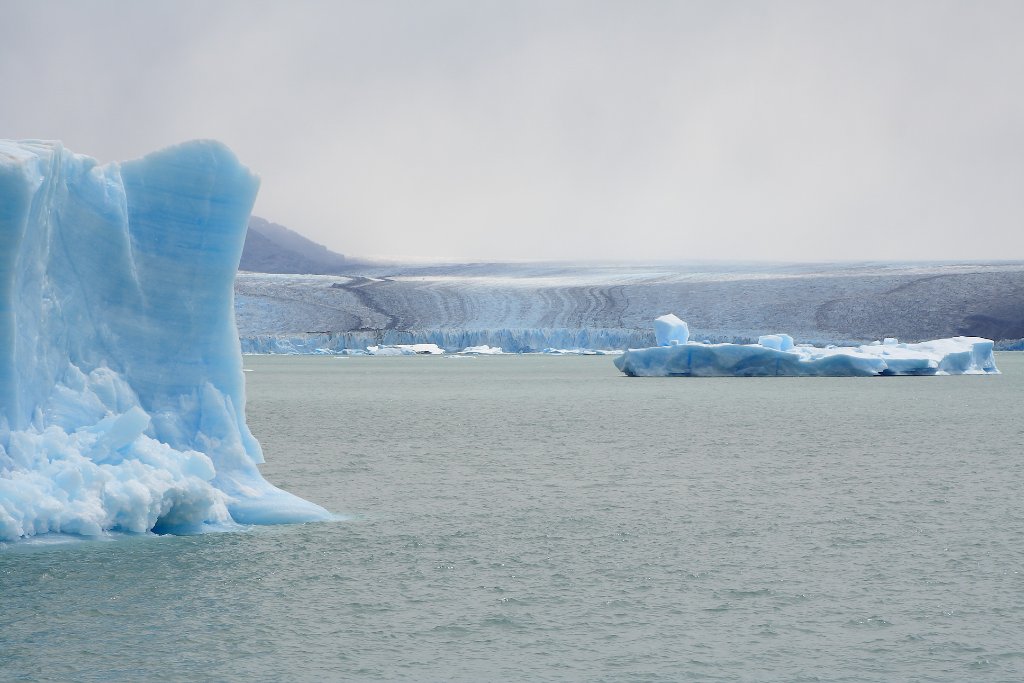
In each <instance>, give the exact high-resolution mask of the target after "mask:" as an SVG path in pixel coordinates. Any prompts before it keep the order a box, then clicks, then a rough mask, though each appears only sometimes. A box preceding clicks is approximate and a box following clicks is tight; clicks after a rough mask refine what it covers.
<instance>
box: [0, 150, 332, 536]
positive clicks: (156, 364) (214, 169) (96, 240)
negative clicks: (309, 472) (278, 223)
mask: <svg viewBox="0 0 1024 683" xmlns="http://www.w3.org/2000/svg"><path fill="white" fill-rule="evenodd" d="M258 185H259V181H258V179H257V178H256V176H255V175H253V174H252V173H251V172H250V171H249V170H248V169H246V168H245V167H244V166H242V165H241V164H240V163H239V162H238V160H237V159H236V158H235V156H234V155H233V154H232V153H231V152H230V151H229V150H228V149H227V148H226V147H224V146H223V145H221V144H220V143H217V142H212V141H196V142H189V143H185V144H182V145H179V146H176V147H172V148H169V149H165V150H162V151H159V152H156V153H153V154H150V155H148V156H146V157H144V158H142V159H139V160H136V161H130V162H124V163H120V164H118V163H112V164H107V165H103V166H101V165H98V164H97V162H96V161H95V160H93V159H91V158H89V157H85V156H81V155H76V154H73V153H71V152H69V151H68V150H66V149H64V148H63V147H62V146H61V145H60V144H59V143H56V142H42V141H22V142H11V141H0V540H5V539H13V538H18V537H22V536H31V535H34V534H40V533H47V532H69V533H80V534H97V533H101V532H102V531H104V530H125V531H148V530H151V529H156V530H166V531H182V532H184V531H197V530H200V529H202V528H203V526H204V525H207V524H218V523H230V522H232V521H234V522H241V523H276V522H289V521H305V520H313V519H322V518H325V517H327V516H328V515H327V513H326V511H325V510H323V509H322V508H320V507H319V506H316V505H314V504H312V503H309V502H307V501H304V500H301V499H299V498H297V497H295V496H293V495H291V494H288V493H286V492H284V491H281V490H280V489H277V488H275V487H273V486H271V485H270V484H269V483H267V482H266V481H265V480H264V479H263V478H262V476H261V475H260V473H259V470H258V469H257V467H256V464H257V463H259V462H262V453H261V450H260V446H259V443H258V442H257V441H256V439H255V438H253V436H252V434H251V433H250V431H249V429H248V427H247V426H246V424H245V392H244V384H243V375H242V371H241V369H242V368H241V354H240V352H239V348H238V337H237V334H236V331H235V323H234V313H233V301H232V298H233V279H234V275H235V270H236V268H237V265H238V260H239V257H240V254H241V250H242V244H243V241H244V238H245V226H246V223H247V220H248V216H249V211H250V209H251V207H252V203H253V201H254V199H255V196H256V190H257V187H258Z"/></svg>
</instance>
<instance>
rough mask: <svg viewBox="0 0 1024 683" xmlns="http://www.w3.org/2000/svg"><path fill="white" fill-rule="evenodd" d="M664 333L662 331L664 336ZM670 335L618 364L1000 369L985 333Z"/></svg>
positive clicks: (659, 372)
mask: <svg viewBox="0 0 1024 683" xmlns="http://www.w3.org/2000/svg"><path fill="white" fill-rule="evenodd" d="M664 317H665V316H663V317H662V318H659V320H662V319H663V318H664ZM672 317H675V316H672ZM680 322H681V321H680ZM684 325H685V323H684ZM676 329H678V328H676ZM662 338H663V337H662V336H661V335H659V339H662ZM665 339H666V340H667V341H668V342H669V343H668V344H666V345H662V346H654V347H649V348H643V349H630V350H628V351H626V353H624V354H623V355H621V356H619V357H618V358H616V359H615V361H614V362H615V367H617V368H618V369H619V370H621V371H622V372H624V373H625V374H627V375H629V376H630V377H782V376H792V377H801V376H829V377H869V376H876V375H883V376H885V375H981V374H998V373H999V370H998V368H997V367H996V363H995V358H994V356H993V354H992V349H993V342H992V340H991V339H983V338H981V337H952V338H949V339H936V340H933V341H926V342H920V343H916V344H904V343H900V342H899V340H897V339H895V338H888V337H887V338H886V339H885V340H884V341H881V342H877V341H876V342H873V343H871V344H864V345H860V346H845V347H843V346H828V347H826V348H818V347H814V346H810V345H807V344H794V343H793V338H792V337H790V336H789V335H788V334H769V335H763V336H761V337H760V338H759V339H758V343H757V344H711V343H701V342H689V341H687V342H683V343H680V342H678V341H676V340H675V339H673V338H672V337H665Z"/></svg>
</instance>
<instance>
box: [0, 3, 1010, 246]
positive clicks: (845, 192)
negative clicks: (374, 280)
mask: <svg viewBox="0 0 1024 683" xmlns="http://www.w3.org/2000/svg"><path fill="white" fill-rule="evenodd" d="M0 137H10V138H53V139H60V140H63V141H64V143H65V144H66V145H67V146H68V147H70V148H71V149H73V150H74V151H76V152H81V153H84V154H88V155H90V156H94V157H97V158H99V159H100V160H102V161H111V160H118V159H127V158H134V157H137V156H140V155H142V154H145V153H146V152H148V151H151V150H154V149H157V148H160V147H163V146H166V145H169V144H173V143H176V142H180V141H183V140H187V139H191V138H207V137H209V138H216V139H219V140H222V141H224V142H225V143H227V144H228V145H229V146H230V147H231V148H232V149H233V150H234V151H235V152H236V153H237V154H238V156H239V157H240V158H241V160H242V161H243V162H244V163H245V164H247V165H248V166H250V167H251V168H252V169H253V170H255V171H256V172H257V173H258V174H259V175H260V176H261V177H262V187H261V190H260V197H259V199H258V200H257V204H256V208H255V213H256V214H258V215H261V216H263V217H265V218H268V219H270V220H273V221H276V222H278V223H282V224H284V225H286V226H288V227H291V228H293V229H295V230H297V231H299V232H301V233H303V234H305V235H307V236H308V237H310V238H312V239H314V240H316V241H319V242H322V243H324V244H326V245H327V246H329V247H330V248H332V249H335V250H337V251H340V252H342V253H345V254H348V255H357V256H367V257H389V258H409V257H412V258H417V259H474V260H478V259H479V260H500V259H517V260H518V259H559V260H563V259H569V260H585V259H586V260H591V259H602V260H628V261H644V260H678V259H729V258H738V259H773V260H846V259H858V260H859V259H887V260H888V259H995V258H999V259H1021V258H1024V2H1020V1H1018V0H1012V1H1009V2H998V1H991V0H986V1H984V2H979V1H974V0H970V1H967V0H965V1H963V2H941V1H936V0H927V1H922V2H823V1H822V2H764V1H749V2H723V1H721V0H715V1H713V2H687V1H683V0H680V1H677V2H651V1H648V2H643V1H625V0H624V1H622V2H597V1H594V0H587V1H585V2H568V1H559V0H543V1H540V2H520V1H516V0H504V1H502V2H486V1H482V0H464V1H461V2H447V1H443V2H442V1H433V2H432V1H424V0H417V1H410V2H389V1H373V2H370V1H364V2H296V1H295V0H290V1H288V2H284V1H283V0H282V1H280V2H273V3H263V2H255V1H253V0H244V1H240V2H208V1H203V2H152V1H146V2H128V1H124V2H109V1H108V2H88V1H85V0H75V1H73V2H50V1H46V0H41V1H34V2H29V1H25V2H22V1H14V0H0Z"/></svg>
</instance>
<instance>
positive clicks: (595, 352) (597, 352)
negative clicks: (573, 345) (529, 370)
mask: <svg viewBox="0 0 1024 683" xmlns="http://www.w3.org/2000/svg"><path fill="white" fill-rule="evenodd" d="M542 353H546V354H547V355H549V356H617V355H619V354H620V353H622V351H619V350H615V349H612V350H608V349H544V351H542Z"/></svg>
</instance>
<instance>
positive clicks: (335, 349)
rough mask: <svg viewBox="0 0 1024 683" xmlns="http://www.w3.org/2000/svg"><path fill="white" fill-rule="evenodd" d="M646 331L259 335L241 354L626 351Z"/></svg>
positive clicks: (645, 339)
mask: <svg viewBox="0 0 1024 683" xmlns="http://www.w3.org/2000/svg"><path fill="white" fill-rule="evenodd" d="M653 342H654V335H653V334H651V333H650V332H649V331H648V330H634V329H621V328H537V327H534V328H500V329H478V330H464V329H427V330H370V331H362V330H359V331H350V332H323V333H309V334H261V335H252V336H243V337H242V338H241V339H240V345H241V347H242V353H245V354H258V355H262V354H289V355H291V354H317V353H320V354H323V353H346V352H350V353H364V352H365V351H366V349H368V348H369V347H371V346H412V345H419V344H432V345H434V346H437V347H438V348H440V349H443V350H444V351H445V352H446V353H459V352H461V351H462V350H463V349H468V348H470V347H482V346H488V347H490V348H492V349H494V348H499V349H501V350H502V351H503V352H504V353H543V352H544V351H545V350H546V349H551V348H558V349H594V350H624V349H627V348H629V347H631V346H632V347H637V346H641V345H649V344H651V343H653Z"/></svg>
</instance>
